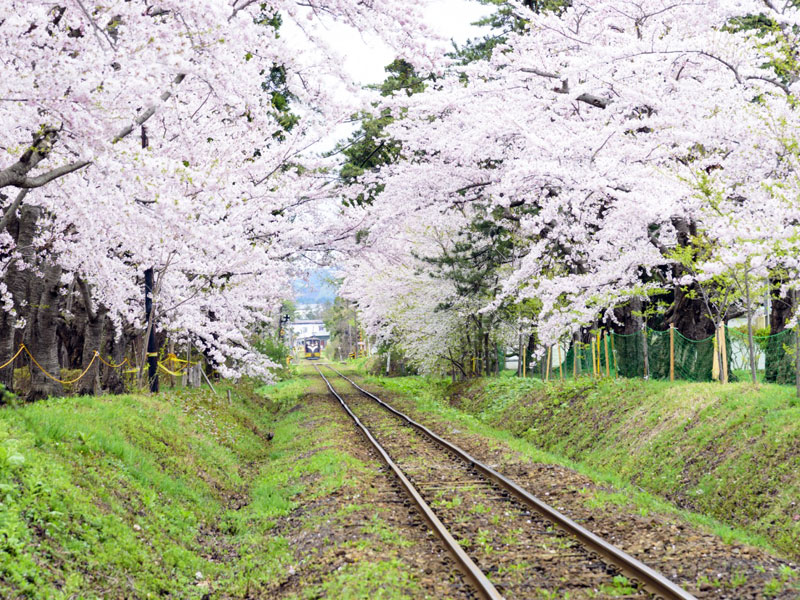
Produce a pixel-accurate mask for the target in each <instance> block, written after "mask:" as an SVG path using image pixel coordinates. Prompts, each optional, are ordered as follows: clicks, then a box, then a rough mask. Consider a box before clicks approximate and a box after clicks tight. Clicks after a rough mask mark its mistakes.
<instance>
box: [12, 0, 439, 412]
mask: <svg viewBox="0 0 800 600" xmlns="http://www.w3.org/2000/svg"><path fill="white" fill-rule="evenodd" d="M421 5H422V2H421V1H417V0H412V1H409V2H404V3H402V5H401V4H396V3H380V4H379V5H376V6H368V5H365V4H364V3H362V2H358V1H356V0H322V1H319V2H316V1H315V2H312V3H309V4H306V3H296V2H291V1H288V0H270V1H259V2H255V1H253V0H229V1H222V2H221V1H217V0H200V1H198V2H179V1H177V0H164V1H163V2H156V3H152V2H145V1H144V0H137V1H133V2H131V1H123V0H113V1H111V2H105V3H102V4H99V3H94V2H90V1H86V0H64V1H63V2H60V3H58V2H56V3H53V2H28V1H22V0H2V2H0V15H2V16H0V61H2V64H3V71H4V74H5V75H4V77H3V80H2V83H0V121H1V122H3V123H4V127H2V128H1V130H2V132H1V133H0V207H2V221H1V222H0V260H2V262H1V263H0V264H1V265H2V268H1V269H0V303H1V304H2V309H3V310H2V321H0V338H2V343H0V363H4V362H5V361H6V360H7V359H8V358H9V357H10V356H11V355H12V354H13V352H14V350H15V345H16V344H15V339H16V340H19V339H23V340H24V341H25V343H26V345H27V346H28V348H29V349H30V350H31V351H32V352H33V353H34V354H35V355H36V358H37V359H38V360H39V362H40V363H41V364H42V366H43V367H44V368H45V369H46V370H48V371H50V372H52V373H55V372H57V371H58V369H59V365H60V362H61V361H60V359H59V355H58V344H57V343H56V337H57V329H58V324H59V322H60V321H63V320H64V318H65V315H66V316H67V317H68V316H69V314H68V313H69V311H66V312H65V311H64V310H62V309H64V304H65V303H66V305H67V306H68V307H71V308H72V309H77V307H80V308H81V309H82V310H83V311H85V312H86V313H87V314H88V315H89V319H88V320H89V321H92V322H95V325H97V322H100V323H101V325H97V326H95V328H94V330H93V331H94V333H93V334H92V335H89V336H87V339H86V340H85V345H86V348H85V351H84V352H83V356H84V358H85V357H86V356H88V355H87V352H90V351H93V350H95V349H96V347H91V344H93V343H97V342H98V339H99V338H100V337H102V336H104V335H105V336H106V337H107V336H108V335H111V336H112V337H113V336H114V335H118V334H119V333H120V332H121V331H122V330H123V329H124V326H125V325H128V326H129V327H132V328H133V329H134V330H136V331H141V330H142V329H143V328H144V327H145V326H146V324H145V323H143V321H142V309H141V306H142V301H141V300H142V293H141V291H140V290H141V287H140V286H141V279H142V274H143V272H144V271H145V270H146V269H148V268H153V269H154V271H155V272H156V274H157V283H156V289H157V294H156V298H154V300H155V304H156V312H157V313H158V315H159V327H163V328H165V329H166V330H169V331H171V332H173V333H172V334H171V335H173V336H174V337H175V339H177V340H187V341H189V340H191V341H192V343H193V344H195V345H196V346H198V347H199V348H200V349H201V350H202V351H203V352H204V353H205V355H206V356H207V357H208V358H209V359H210V360H211V361H212V362H213V364H214V365H215V366H216V368H217V369H218V370H219V371H220V372H221V373H222V374H224V375H238V374H241V373H258V374H261V375H265V374H266V371H265V369H266V368H267V367H268V366H269V364H270V363H269V361H268V360H265V359H264V358H262V357H260V356H259V355H257V354H255V353H254V352H253V351H252V350H251V348H250V344H249V341H248V339H247V338H248V333H247V332H248V330H249V328H251V326H253V325H254V324H256V323H258V322H260V321H263V320H265V319H266V318H267V317H268V315H269V312H270V311H272V310H275V309H276V308H277V306H278V305H279V302H280V300H281V298H282V297H285V296H286V295H287V294H288V290H289V288H288V281H289V278H290V277H291V272H292V268H293V267H292V265H291V262H290V260H289V259H290V258H291V257H292V256H294V255H295V254H296V253H297V252H298V251H299V250H300V249H301V248H302V245H300V246H298V245H297V244H298V242H301V241H302V240H303V238H305V240H304V241H305V243H308V239H307V238H308V235H307V232H303V231H297V230H296V228H295V227H296V226H295V225H294V222H295V221H296V220H297V219H296V218H295V216H296V215H297V214H298V213H299V212H309V211H311V208H310V207H312V206H313V205H314V203H315V201H316V200H318V199H319V198H320V197H323V196H324V195H325V194H324V192H323V190H322V189H321V187H320V185H319V182H318V180H317V179H316V178H315V177H314V174H315V173H316V172H318V170H319V169H320V168H321V167H322V163H321V162H320V160H317V159H314V158H313V156H312V155H311V154H310V153H309V151H308V149H309V148H310V147H312V146H313V145H314V144H315V143H317V142H318V141H319V140H320V139H323V138H324V137H325V136H327V135H328V134H329V132H330V131H331V129H332V128H333V127H335V126H336V125H337V124H338V123H340V122H342V121H343V120H345V119H346V118H347V117H348V116H349V114H351V113H352V111H353V108H354V107H353V105H352V101H351V100H349V99H348V100H346V101H345V100H342V99H340V98H338V97H337V96H336V95H335V94H334V93H332V92H331V91H330V90H329V89H328V88H329V87H330V85H329V82H330V81H331V78H335V79H337V80H344V81H345V82H346V77H345V76H344V75H343V73H342V72H341V71H340V68H339V66H338V65H339V64H340V62H341V61H340V59H339V56H338V55H337V53H336V51H335V49H334V48H332V47H330V45H328V44H327V43H325V42H324V40H323V37H322V36H321V31H322V28H323V27H324V26H325V22H326V20H339V21H343V22H345V23H347V24H349V25H351V26H353V27H354V28H356V29H358V30H360V31H365V32H370V33H373V34H377V35H378V36H380V37H381V38H382V39H384V40H386V41H387V42H388V43H389V44H391V45H392V46H393V47H394V48H395V50H396V51H397V53H398V55H401V56H405V57H407V60H409V61H411V62H412V63H413V64H416V65H419V66H420V68H432V67H433V65H434V64H435V63H434V55H435V53H429V52H428V51H427V49H426V48H425V44H426V39H427V37H426V28H425V26H424V25H423V24H422V19H421V18H420V11H419V8H420V6H421ZM286 30H288V31H289V33H285V31H286ZM303 222H304V223H307V222H308V219H305V220H304V221H303ZM304 233H305V235H303V234H304ZM73 300H74V302H73ZM103 330H105V332H106V333H105V334H103V333H100V334H98V333H97V332H98V331H103ZM15 332H16V333H15ZM8 371H10V370H8ZM8 371H6V372H3V373H0V376H2V377H3V380H2V381H3V382H5V383H7V384H8V383H10V379H9V378H8V377H9V376H8V374H7V373H8ZM59 391H60V386H59V385H57V384H55V383H54V382H51V381H50V380H48V379H46V378H45V377H44V376H43V375H42V374H41V373H38V371H36V370H34V372H33V379H32V393H31V396H32V397H41V396H44V395H47V394H56V393H58V392H59Z"/></svg>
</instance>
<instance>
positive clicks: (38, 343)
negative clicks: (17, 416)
mask: <svg viewBox="0 0 800 600" xmlns="http://www.w3.org/2000/svg"><path fill="white" fill-rule="evenodd" d="M23 210H24V209H23ZM40 270H41V272H42V276H41V277H39V276H37V275H33V276H32V277H31V279H32V281H31V286H30V292H31V293H30V295H29V298H30V301H31V302H30V304H31V312H30V315H29V317H28V323H27V328H26V331H25V345H26V346H27V347H28V349H29V350H30V351H31V354H33V356H34V357H35V358H36V361H37V362H38V363H39V365H38V366H37V365H31V389H30V391H29V392H28V398H27V399H28V400H29V401H34V400H40V399H42V398H47V397H48V396H61V395H63V391H64V390H63V387H62V385H61V384H60V383H58V382H57V381H53V380H52V379H51V378H50V377H48V376H47V375H45V373H44V372H43V371H46V372H47V373H49V374H50V375H52V376H53V377H56V378H58V377H59V376H60V374H61V367H60V365H59V362H58V336H57V331H58V302H59V299H60V298H59V293H58V290H59V287H60V285H61V267H59V266H57V265H53V264H50V265H44V266H41V267H40Z"/></svg>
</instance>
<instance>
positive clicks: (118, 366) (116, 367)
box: [97, 354, 130, 369]
mask: <svg viewBox="0 0 800 600" xmlns="http://www.w3.org/2000/svg"><path fill="white" fill-rule="evenodd" d="M97 358H99V359H100V362H101V363H103V364H104V365H105V366H107V367H111V368H112V369H119V368H120V367H124V366H125V365H126V364H130V363H129V362H128V359H127V358H125V360H123V361H122V362H121V363H119V364H118V365H112V364H111V363H110V362H108V361H106V360H105V359H104V358H103V357H102V356H100V355H99V354H98V355H97Z"/></svg>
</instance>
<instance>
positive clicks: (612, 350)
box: [611, 333, 619, 379]
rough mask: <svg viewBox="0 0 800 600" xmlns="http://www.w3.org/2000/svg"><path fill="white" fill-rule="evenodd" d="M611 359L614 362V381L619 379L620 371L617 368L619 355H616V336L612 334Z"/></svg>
mask: <svg viewBox="0 0 800 600" xmlns="http://www.w3.org/2000/svg"><path fill="white" fill-rule="evenodd" d="M611 358H612V359H613V361H614V379H616V378H617V377H619V369H618V368H617V355H616V354H614V334H613V333H612V334H611Z"/></svg>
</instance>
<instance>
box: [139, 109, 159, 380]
mask: <svg viewBox="0 0 800 600" xmlns="http://www.w3.org/2000/svg"><path fill="white" fill-rule="evenodd" d="M149 145H150V142H149V140H148V139H147V130H146V129H145V127H144V125H142V149H143V150H144V149H145V148H147V147H148V146H149ZM154 279H155V277H154V273H153V267H150V268H149V269H147V270H146V271H145V272H144V314H145V323H147V327H148V331H149V332H150V333H149V334H148V336H147V381H148V383H149V385H150V391H151V392H152V393H154V394H155V393H158V348H156V319H155V316H154V315H153V287H154Z"/></svg>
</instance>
